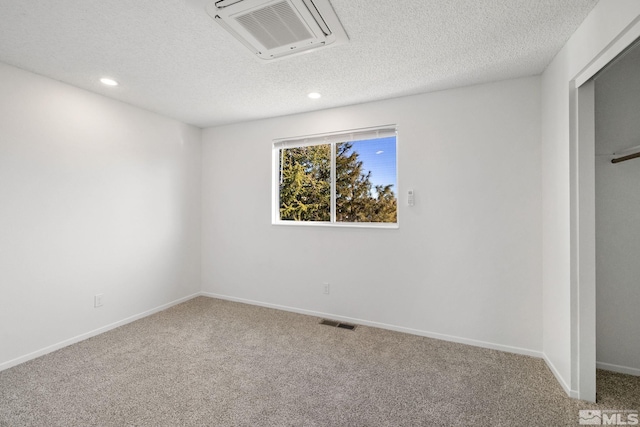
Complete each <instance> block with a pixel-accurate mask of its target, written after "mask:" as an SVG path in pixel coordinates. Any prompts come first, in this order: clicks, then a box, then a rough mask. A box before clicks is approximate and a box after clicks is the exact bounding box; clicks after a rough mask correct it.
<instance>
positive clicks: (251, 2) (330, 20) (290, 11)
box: [207, 0, 349, 60]
mask: <svg viewBox="0 0 640 427" xmlns="http://www.w3.org/2000/svg"><path fill="white" fill-rule="evenodd" d="M207 13H209V15H211V17H213V19H214V20H215V21H216V22H217V23H218V24H220V25H221V26H222V27H223V28H224V29H225V30H227V31H228V32H229V33H231V34H232V35H233V36H234V37H235V38H236V39H238V40H239V41H240V42H241V43H242V44H244V45H245V46H246V47H247V48H249V49H250V50H251V51H252V52H253V53H254V54H255V55H256V57H257V58H260V59H263V60H274V59H278V58H282V57H284V56H289V55H295V54H298V53H303V52H307V51H309V50H312V49H317V48H320V47H325V46H330V45H338V44H341V43H346V42H347V41H348V40H349V39H348V37H347V33H346V32H345V31H344V28H343V27H342V24H341V23H340V20H339V19H338V17H337V15H336V14H335V12H334V10H333V7H331V3H329V0H218V1H215V2H213V3H210V4H209V5H208V6H207Z"/></svg>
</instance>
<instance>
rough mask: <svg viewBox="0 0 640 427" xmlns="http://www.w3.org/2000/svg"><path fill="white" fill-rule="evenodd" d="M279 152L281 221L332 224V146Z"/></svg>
mask: <svg viewBox="0 0 640 427" xmlns="http://www.w3.org/2000/svg"><path fill="white" fill-rule="evenodd" d="M279 151H280V152H279V154H280V219H281V220H285V221H330V220H331V213H330V209H331V145H329V144H323V145H313V146H309V147H297V148H283V149H280V150H279Z"/></svg>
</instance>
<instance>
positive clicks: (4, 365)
mask: <svg viewBox="0 0 640 427" xmlns="http://www.w3.org/2000/svg"><path fill="white" fill-rule="evenodd" d="M200 295H201V294H200V293H195V294H192V295H189V296H186V297H183V298H180V299H177V300H175V301H171V302H169V303H167V304H163V305H161V306H158V307H155V308H152V309H151V310H147V311H144V312H142V313H139V314H135V315H133V316H130V317H127V318H125V319H122V320H119V321H117V322H114V323H111V324H109V325H106V326H103V327H101V328H98V329H94V330H93V331H89V332H86V333H84V334H80V335H77V336H75V337H73V338H69V339H66V340H64V341H60V342H59V343H56V344H52V345H50V346H47V347H44V348H41V349H40V350H36V351H34V352H31V353H29V354H25V355H24V356H20V357H17V358H15V359H12V360H9V361H7V362H4V363H0V372H1V371H4V370H5V369H9V368H12V367H14V366H16V365H19V364H21V363H24V362H27V361H29V360H32V359H35V358H36V357H40V356H44V355H45V354H48V353H51V352H54V351H56V350H59V349H61V348H63V347H67V346H69V345H71V344H75V343H77V342H80V341H84V340H86V339H87V338H91V337H95V336H96V335H100V334H102V333H104V332H107V331H109V330H111V329H115V328H117V327H119V326H123V325H126V324H127V323H131V322H134V321H136V320H138V319H142V318H143V317H147V316H150V315H152V314H154V313H157V312H159V311H162V310H166V309H167V308H169V307H172V306H174V305H177V304H180V303H183V302H185V301H188V300H190V299H193V298H195V297H198V296H200Z"/></svg>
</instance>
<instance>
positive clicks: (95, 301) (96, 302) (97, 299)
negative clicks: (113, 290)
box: [93, 294, 103, 308]
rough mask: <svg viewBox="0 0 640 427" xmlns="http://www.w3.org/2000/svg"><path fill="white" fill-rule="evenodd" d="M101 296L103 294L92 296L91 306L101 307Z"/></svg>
mask: <svg viewBox="0 0 640 427" xmlns="http://www.w3.org/2000/svg"><path fill="white" fill-rule="evenodd" d="M102 296H103V294H97V295H96V296H94V297H93V306H94V307H95V308H98V307H102Z"/></svg>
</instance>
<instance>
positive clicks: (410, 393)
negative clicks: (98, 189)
mask: <svg viewBox="0 0 640 427" xmlns="http://www.w3.org/2000/svg"><path fill="white" fill-rule="evenodd" d="M319 320H320V319H318V318H315V317H311V316H303V315H299V314H293V313H288V312H282V311H278V310H272V309H267V308H261V307H255V306H249V305H244V304H239V303H233V302H228V301H222V300H216V299H212V298H206V297H199V298H195V299H193V300H190V301H187V302H185V303H183V304H180V305H177V306H175V307H172V308H170V309H168V310H165V311H163V312H160V313H157V314H155V315H152V316H149V317H147V318H144V319H141V320H139V321H136V322H133V323H131V324H128V325H125V326H122V327H120V328H117V329H114V330H112V331H109V332H107V333H104V334H102V335H99V336H96V337H94V338H91V339H88V340H85V341H83V342H80V343H78V344H74V345H72V346H69V347H66V348H63V349H61V350H58V351H56V352H53V353H50V354H48V355H45V356H43V357H40V358H38V359H35V360H32V361H29V362H26V363H23V364H21V365H19V366H16V367H14V368H11V369H8V370H5V371H3V372H0V426H3V427H4V426H11V427H17V426H46V427H52V426H576V425H578V411H579V410H580V409H615V410H622V409H627V410H638V409H640V378H638V377H633V376H628V375H620V374H614V373H608V372H604V371H598V400H599V402H598V403H596V404H592V403H588V402H583V401H578V400H574V399H570V398H568V397H567V396H566V395H565V393H564V391H563V390H562V389H561V387H560V386H559V385H558V383H557V382H556V380H555V379H554V377H553V375H552V374H551V372H550V371H549V369H548V368H547V367H546V365H545V363H544V362H543V361H542V360H540V359H536V358H532V357H527V356H520V355H515V354H510V353H504V352H500V351H494V350H487V349H482V348H477V347H472V346H467V345H462V344H455V343H450V342H445V341H439V340H434V339H429V338H424V337H418V336H413V335H408V334H403V333H398V332H391V331H386V330H382V329H377V328H371V327H366V326H358V327H357V328H356V330H354V331H350V330H345V329H340V328H335V327H330V326H324V325H319V324H318V322H319Z"/></svg>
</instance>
